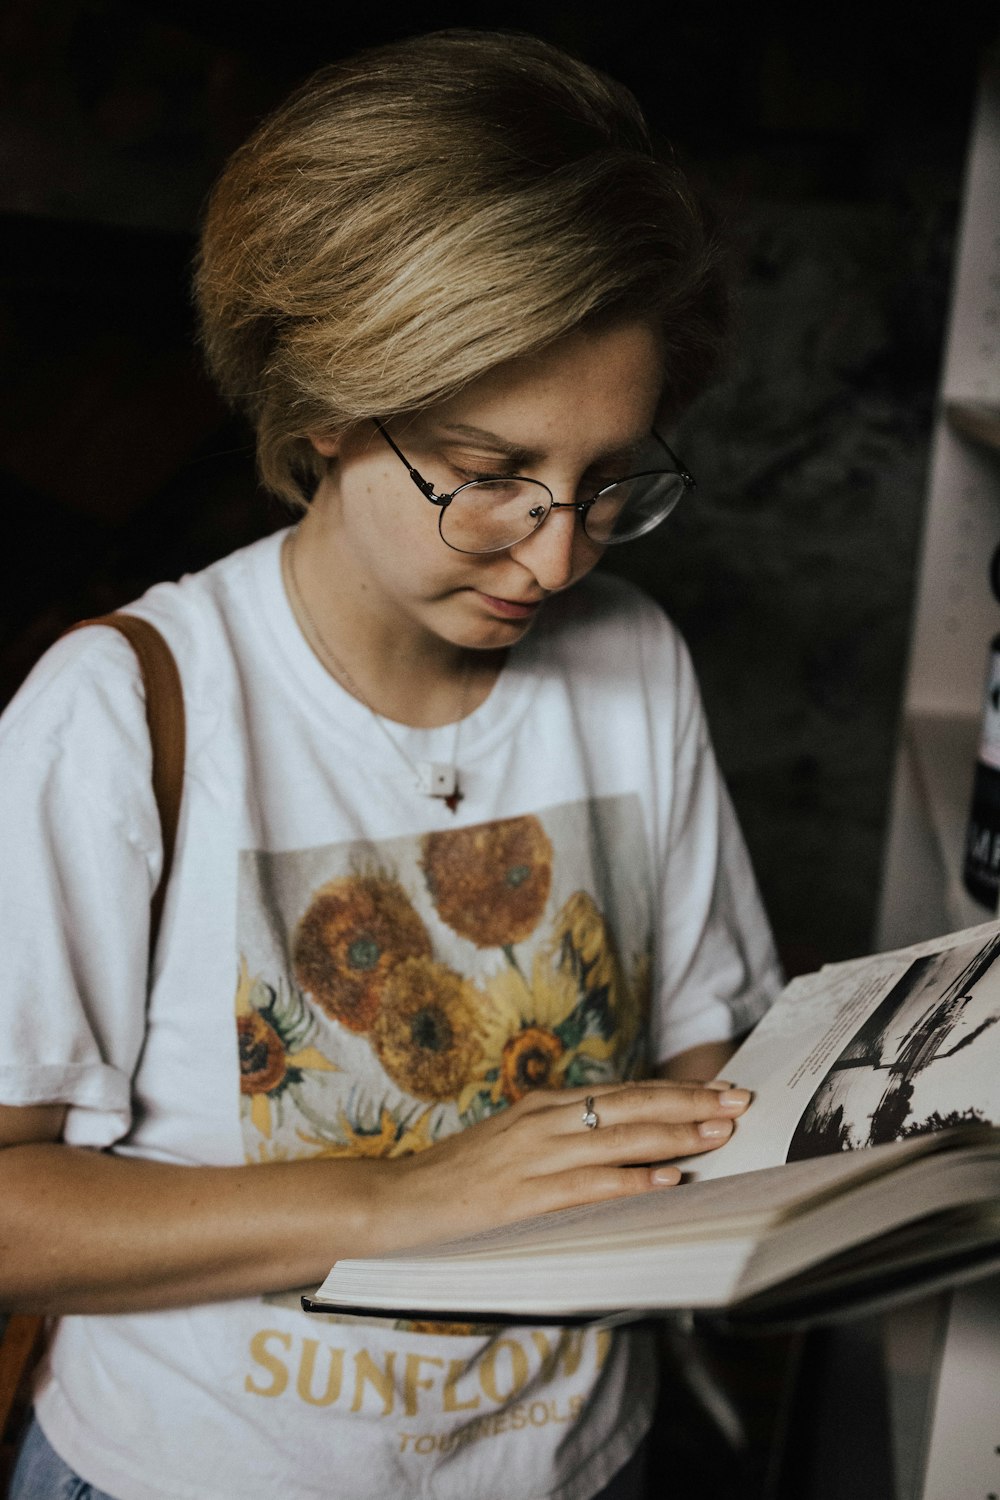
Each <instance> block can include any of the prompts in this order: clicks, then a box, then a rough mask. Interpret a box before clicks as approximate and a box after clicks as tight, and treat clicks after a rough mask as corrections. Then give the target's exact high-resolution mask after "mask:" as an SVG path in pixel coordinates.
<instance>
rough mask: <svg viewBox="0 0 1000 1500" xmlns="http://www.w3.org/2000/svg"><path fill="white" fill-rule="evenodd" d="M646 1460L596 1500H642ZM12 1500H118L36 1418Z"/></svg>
mask: <svg viewBox="0 0 1000 1500" xmlns="http://www.w3.org/2000/svg"><path fill="white" fill-rule="evenodd" d="M645 1458H646V1444H645V1443H643V1444H641V1446H640V1448H639V1451H638V1452H637V1453H634V1454H633V1455H632V1457H631V1458H630V1459H629V1461H628V1463H627V1464H626V1465H625V1467H624V1469H619V1471H618V1473H617V1474H616V1475H615V1477H614V1478H613V1479H612V1480H611V1482H610V1484H608V1485H607V1486H606V1488H605V1489H603V1490H602V1491H601V1493H600V1494H599V1495H595V1496H594V1500H642V1497H643V1495H644V1493H645V1487H644V1484H643V1475H644V1472H645V1467H646V1465H645ZM8 1500H114V1496H112V1495H109V1494H108V1493H107V1491H105V1490H95V1488H94V1486H93V1485H92V1484H88V1483H87V1481H86V1480H85V1479H81V1478H80V1476H79V1474H74V1473H73V1470H72V1469H71V1468H70V1467H69V1465H68V1464H64V1463H63V1461H62V1459H61V1458H60V1457H59V1455H58V1453H57V1452H56V1450H55V1449H54V1448H53V1446H52V1444H51V1443H50V1442H49V1440H48V1438H47V1437H46V1436H45V1434H44V1432H43V1431H42V1429H41V1428H40V1427H39V1425H38V1423H37V1421H35V1419H34V1418H32V1422H31V1426H30V1427H29V1428H28V1431H27V1433H26V1434H25V1438H24V1442H23V1443H22V1445H21V1452H20V1455H19V1457H18V1460H17V1463H16V1464H15V1466H14V1475H13V1478H12V1479H11V1482H10V1490H9V1491H8Z"/></svg>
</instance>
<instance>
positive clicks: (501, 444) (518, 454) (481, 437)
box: [439, 422, 651, 467]
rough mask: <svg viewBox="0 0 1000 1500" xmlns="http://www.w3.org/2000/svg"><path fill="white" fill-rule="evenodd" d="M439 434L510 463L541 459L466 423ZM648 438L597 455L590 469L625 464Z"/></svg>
mask: <svg viewBox="0 0 1000 1500" xmlns="http://www.w3.org/2000/svg"><path fill="white" fill-rule="evenodd" d="M439 432H440V434H441V438H442V439H443V441H445V442H448V441H460V440H461V439H463V438H465V439H469V438H471V439H472V440H473V441H475V442H478V443H482V444H483V446H484V447H487V448H490V449H492V450H493V452H494V453H502V454H503V455H504V457H505V458H506V459H508V460H509V461H510V462H512V463H517V464H530V463H534V462H535V461H536V460H538V459H539V458H541V457H542V455H541V453H539V452H537V451H535V450H533V449H531V448H526V447H525V446H524V445H523V444H522V443H512V442H510V441H509V440H508V439H507V438H504V437H501V436H500V434H499V433H497V432H490V431H489V429H488V428H485V427H474V426H472V425H471V424H470V423H468V422H448V423H446V424H445V425H444V426H443V427H441V428H440V429H439ZM650 436H651V434H649V433H645V434H643V435H642V436H641V437H637V438H635V439H634V440H633V441H632V442H630V443H624V444H623V445H622V446H621V447H620V448H613V449H610V450H609V451H608V452H607V453H603V454H598V455H597V456H596V457H595V458H594V460H593V462H592V464H591V467H594V466H596V465H597V464H599V463H608V462H611V461H614V460H615V459H619V460H621V462H623V463H627V462H628V461H629V460H630V459H631V458H632V457H633V456H634V455H636V454H637V453H638V452H639V450H640V449H641V448H642V446H643V444H644V443H646V442H648V441H649V438H650Z"/></svg>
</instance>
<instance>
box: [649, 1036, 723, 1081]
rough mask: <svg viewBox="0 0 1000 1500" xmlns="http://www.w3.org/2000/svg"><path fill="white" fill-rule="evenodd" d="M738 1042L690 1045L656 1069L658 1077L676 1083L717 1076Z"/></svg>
mask: <svg viewBox="0 0 1000 1500" xmlns="http://www.w3.org/2000/svg"><path fill="white" fill-rule="evenodd" d="M736 1047H737V1043H736V1042H702V1043H701V1045H700V1046H698V1047H689V1048H688V1049H687V1051H686V1052H678V1054H677V1056H676V1057H671V1058H670V1059H669V1060H668V1061H667V1062H665V1063H661V1064H660V1066H659V1067H658V1068H657V1070H656V1076H657V1078H669V1079H671V1080H672V1081H673V1082H674V1083H688V1082H690V1081H691V1080H692V1079H694V1080H698V1079H701V1078H717V1077H718V1076H719V1074H720V1073H721V1072H722V1070H723V1068H724V1067H725V1066H726V1063H727V1062H728V1061H729V1059H730V1058H731V1057H732V1055H733V1053H734V1052H735V1051H736Z"/></svg>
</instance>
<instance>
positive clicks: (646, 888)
mask: <svg viewBox="0 0 1000 1500" xmlns="http://www.w3.org/2000/svg"><path fill="white" fill-rule="evenodd" d="M280 541H281V538H280V536H274V537H270V538H267V539H266V540H264V541H262V542H259V543H257V544H255V545H254V546H251V547H248V548H246V549H244V550H243V551H241V552H237V553H235V554H234V555H233V556H231V557H229V558H226V559H225V560H224V561H222V562H220V563H218V564H216V565H215V566H214V567H211V568H209V569H207V570H206V571H204V572H202V573H200V574H197V575H195V576H191V577H188V578H185V579H183V580H182V581H181V582H180V583H179V584H163V585H160V586H158V587H156V588H154V589H152V590H151V591H150V592H149V593H148V594H146V595H145V596H144V597H143V599H142V600H140V601H139V602H138V603H137V604H136V605H135V606H134V607H133V609H132V612H133V613H135V614H138V615H141V616H143V617H145V618H146V619H148V620H150V621H152V622H153V623H154V624H155V625H157V626H158V627H159V628H160V630H161V631H162V632H163V634H164V635H165V636H166V638H167V640H168V642H169V643H170V645H171V647H172V648H173V651H174V654H175V656H176V658H177V661H178V664H179V666H180V670H181V676H182V679H183V685H184V696H185V707H186V716H187V763H186V773H185V786H184V798H183V803H182V811H181V820H180V828H179V832H178V842H177V849H176V854H175V860H174V867H173V873H172V878H171V882H170V887H169V892H168V896H167V900H166V905H165V909H164V915H163V924H162V928H161V934H160V941H159V945H158V949H157V953H156V956H155V962H154V965H153V971H152V985H151V989H150V991H149V995H148V1000H147V952H146V948H147V940H148V912H149V900H150V895H151V892H152V890H153V889H154V887H155V885H156V881H157V877H158V873H159V868H160V843H159V825H158V819H157V813H156V807H155V804H154V802H153V798H152V792H151V787H150V749H149V740H148V733H147V729H146V725H145V718H144V711H143V702H142V688H141V680H140V678H139V674H138V669H137V665H136V662H135V659H134V657H133V655H132V651H131V648H130V647H129V646H128V645H127V644H126V642H125V641H123V640H122V639H121V638H120V637H119V636H118V635H117V634H116V633H115V632H113V631H110V630H92V631H84V632H78V633H77V634H75V635H73V636H71V637H68V638H67V639H65V640H63V641H61V642H59V643H58V644H57V645H56V646H55V647H54V648H53V650H52V651H50V652H49V653H48V654H47V656H46V657H45V658H44V659H43V661H42V662H41V663H40V664H39V665H38V667H37V668H36V669H35V671H34V672H33V673H32V674H31V676H30V677H29V679H28V680H27V682H26V683H25V685H24V686H23V688H22V689H21V691H20V692H19V694H18V695H17V697H16V698H15V700H14V701H13V703H12V704H11V706H10V708H9V709H8V711H7V713H6V715H5V716H4V718H3V720H2V721H0V826H2V829H3V847H4V858H3V861H2V868H0V924H2V928H3V950H2V951H3V954H4V983H3V986H2V992H0V1029H2V1034H3V1036H4V1037H5V1039H6V1047H5V1049H4V1053H3V1055H2V1059H0V1101H2V1102H4V1103H6V1104H35V1103H41V1102H61V1103H65V1104H66V1105H67V1106H68V1114H67V1123H66V1139H67V1140H68V1141H70V1142H72V1143H75V1144H78V1145H87V1146H93V1147H99V1148H109V1149H111V1150H113V1151H115V1152H117V1153H120V1154H123V1155H134V1156H141V1157H145V1158H149V1159H152V1160H157V1161H165V1162H179V1163H187V1164H206V1163H207V1164H214V1165H235V1164H243V1163H257V1162H266V1161H282V1160H287V1159H290V1158H295V1157H305V1156H313V1155H331V1156H349V1155H356V1154H359V1153H360V1154H365V1155H376V1156H378V1155H387V1154H399V1153H401V1152H404V1151H407V1150H413V1149H416V1150H419V1149H421V1148H422V1147H424V1146H426V1145H429V1144H431V1143H432V1142H433V1141H435V1140H437V1139H439V1138H441V1137H442V1136H443V1135H446V1134H448V1133H449V1132H451V1131H454V1130H456V1129H459V1128H462V1127H463V1126H465V1125H468V1124H470V1123H472V1122H473V1121H475V1120H477V1119H479V1118H482V1117H483V1116H484V1115H487V1114H489V1113H491V1112H492V1111H494V1110H496V1109H499V1108H502V1107H504V1105H505V1104H507V1103H508V1102H510V1100H511V1099H513V1098H516V1097H517V1096H518V1093H519V1092H521V1091H523V1089H524V1088H525V1087H527V1086H529V1084H531V1083H539V1082H547V1083H548V1084H549V1085H560V1084H565V1085H571V1084H582V1083H586V1082H588V1081H591V1080H594V1081H601V1080H607V1079H611V1078H615V1077H620V1076H629V1075H632V1074H635V1073H636V1072H638V1071H641V1070H642V1069H643V1068H645V1067H646V1066H648V1065H649V1064H650V1063H656V1062H657V1061H660V1060H662V1059H665V1058H667V1057H669V1056H671V1055H672V1054H674V1053H676V1052H679V1051H682V1050H684V1049H685V1048H688V1047H691V1046H694V1045H695V1044H697V1043H700V1042H706V1041H712V1040H717V1039H719V1038H723V1037H729V1036H731V1035H733V1034H734V1033H738V1032H740V1031H743V1030H745V1029H747V1028H748V1027H749V1026H750V1025H751V1024H752V1023H753V1022H754V1021H755V1020H756V1019H757V1018H758V1017H759V1015H760V1014H761V1012H762V1011H763V1009H764V1008H765V1006H766V1004H767V1003H768V1000H769V998H770V997H771V996H772V994H773V992H774V990H775V988H776V985H777V980H778V976H777V965H776V963H775V959H774V954H773V949H772V946H771V941H770V936H769V933H768V930H767V925H766V922H765V920H764V918H763V915H762V913H761V910H760V906H759V902H758V897H757V894H756V890H755V887H754V882H753V877H752V873H751V870H750V868H749V865H748V862H747V858H746V854H745V850H744V846H743V843H742V840H741V838H740V835H739V832H738V829H737V827H736V824H735V821H734V817H733V814H732V810H731V806H730V803H729V800H728V797H727V795H726V793H725V790H724V788H723V786H722V784H721V781H720V779H719V775H718V772H717V769H716V765H715V761H714V758H713V755H712V751H711V748H710V745H709V742H708V736H707V732H706V729H705V724H704V719H703V716H702V710H701V706H700V702H699V698H698V693H697V689H696V685H695V681H694V677H693V674H692V670H691V666H690V662H689V660H688V656H687V653H686V651H685V650H684V648H683V646H682V644H681V642H680V640H679V638H678V636H677V634H676V632H675V631H674V630H673V629H672V628H671V626H670V625H669V624H668V623H667V621H666V620H665V619H664V618H663V616H662V615H661V613H660V612H659V611H658V610H657V609H656V608H655V607H654V606H653V605H652V604H651V603H650V602H649V601H647V600H646V599H644V598H643V597H642V596H641V595H640V594H638V593H637V592H636V591H635V590H633V589H631V588H629V587H627V586H626V585H624V584H622V583H619V582H616V581H614V580H612V579H610V578H604V577H598V578H594V579H591V580H588V581H587V582H586V583H584V584H582V585H580V586H578V587H577V588H576V589H575V590H574V591H573V592H572V593H570V594H568V595H566V596H562V597H560V598H558V599H554V600H552V601H550V602H549V604H548V605H547V606H546V610H545V612H544V614H543V615H542V617H541V618H540V619H539V621H538V622H537V624H536V626H535V628H534V629H533V631H532V632H531V633H530V634H529V635H528V636H527V638H526V639H525V640H524V641H523V642H522V643H521V644H520V645H518V647H517V648H516V649H515V650H514V651H512V652H511V653H510V657H509V660H508V663H507V665H506V666H505V668H504V670H503V672H502V674H501V676H500V678H499V680H498V682H497V684H496V686H495V688H494V689H493V691H492V693H491V694H490V696H489V698H488V699H487V700H486V701H485V702H484V703H483V704H482V705H481V706H480V707H479V708H478V709H476V711H475V712H474V713H473V714H471V715H470V716H469V717H468V718H467V719H466V720H465V721H464V722H463V723H462V725H461V730H460V733H459V738H458V745H457V751H456V750H455V749H454V729H453V728H451V727H444V728H441V729H430V730H418V729H409V728H405V727H403V726H401V725H395V724H394V725H391V726H389V728H390V731H391V735H392V736H393V737H394V738H395V740H396V741H397V743H398V744H399V745H402V746H403V747H405V750H406V753H407V755H408V756H409V758H410V760H411V761H415V762H418V763H420V762H423V761H436V762H443V763H446V764H447V763H449V762H450V761H451V759H452V755H453V751H454V753H455V757H456V760H457V764H458V766H459V768H460V772H461V784H462V789H463V792H464V800H463V801H462V802H461V804H460V805H459V806H458V808H457V811H455V812H453V811H451V810H450V809H449V808H448V807H447V806H445V805H444V803H442V802H441V801H439V800H435V799H431V798H429V797H427V796H425V795H421V794H420V793H419V792H418V791H417V790H416V789H415V787H414V785H413V780H414V778H413V775H412V772H411V771H410V769H409V768H408V766H407V763H406V760H405V758H404V757H403V756H401V755H400V754H399V753H398V752H397V750H396V749H395V748H394V746H393V745H392V744H391V743H390V742H389V740H388V739H387V738H386V736H385V735H384V734H383V733H382V732H380V731H379V729H378V727H377V726H376V725H375V724H374V722H373V719H372V716H371V714H370V713H369V711H368V710H367V709H366V708H365V707H363V706H362V705H361V704H360V703H358V702H357V701H356V700H355V699H354V698H352V697H351V696H350V695H349V694H347V693H346V692H345V691H344V690H343V689H342V688H341V687H339V686H338V684H337V683H336V682H335V681H333V680H332V679H331V678H330V676H329V675H328V674H327V673H326V671H325V670H324V669H323V667H322V666H321V665H320V663H319V662H318V661H317V659H316V658H315V657H314V656H313V654H312V653H311V651H310V649H309V647H308V646H307V644H306V642H305V641H304V639H303V637H302V635H301V633H300V632H299V629H298V627H297V625H296V623H295V620H294V617H293V615H292V613H291V610H290V608H289V605H288V601H287V599H286V597H285V594H284V590H283V587H282V583H281V574H280V560H279V548H280ZM401 1300H403V1302H404V1305H405V1292H404V1293H403V1294H402V1297H401ZM653 1386H654V1378H653V1375H652V1371H651V1363H650V1352H649V1349H648V1347H647V1345H646V1342H645V1341H644V1339H643V1338H642V1337H641V1336H639V1335H637V1334H635V1333H634V1332H633V1333H624V1334H623V1333H617V1334H614V1335H612V1334H610V1333H607V1332H597V1331H595V1330H593V1329H586V1328H585V1329H566V1330H559V1329H554V1328H526V1327H517V1328H509V1329H504V1330H499V1331H493V1332H492V1333H491V1332H489V1331H486V1332H483V1331H481V1330H475V1329H470V1328H465V1329H460V1328H456V1329H454V1330H453V1331H451V1332H447V1331H445V1332H430V1331H427V1330H426V1329H424V1328H421V1327H415V1326H413V1325H409V1324H402V1323H400V1324H394V1323H393V1322H391V1321H384V1320H383V1321H350V1320H347V1321H344V1320H335V1319H333V1318H324V1317H316V1316H312V1315H309V1314H306V1313H304V1312H302V1310H301V1308H300V1306H299V1303H298V1295H297V1293H296V1292H295V1291H294V1290H290V1291H289V1293H288V1294H287V1295H284V1294H283V1295H281V1296H276V1297H261V1298H249V1299H245V1300H240V1301H234V1302H228V1303H224V1304H218V1305H211V1306H202V1307H196V1308H192V1309H183V1310H179V1311H169V1312H161V1313H142V1314H135V1315H129V1316H115V1317H98V1316H89V1317H67V1318H64V1319H63V1320H62V1321H61V1323H60V1325H59V1331H58V1334H57V1337H56V1340H55V1343H54V1347H53V1350H52V1355H51V1359H50V1362H49V1366H48V1369H47V1372H46V1374H45V1376H44V1378H43V1381H42V1385H41V1389H40V1391H39V1394H38V1400H37V1410H38V1415H39V1419H40V1421H41V1423H42V1426H43V1428H44V1430H45V1432H46V1434H47V1436H48V1437H49V1440H50V1441H51V1442H52V1444H53V1446H54V1447H55V1448H56V1449H57V1451H58V1452H59V1453H60V1454H61V1455H62V1456H63V1458H64V1459H65V1460H66V1461H67V1462H68V1463H69V1464H70V1465H71V1466H72V1467H73V1468H74V1469H76V1470H77V1471H78V1472H79V1473H81V1474H82V1475H83V1476H84V1477H85V1478H86V1479H88V1480H89V1481H90V1482H91V1483H93V1484H95V1485H96V1486H98V1487H99V1488H101V1489H104V1490H107V1491H108V1492H109V1493H111V1494H112V1495H114V1496H116V1497H118V1500H233V1497H234V1496H237V1495H238V1496H240V1497H241V1500H273V1497H274V1496H276V1495H281V1496H283V1497H286V1500H300V1497H301V1500H307V1497H319V1496H323V1497H325V1500H385V1497H387V1496H392V1497H400V1500H405V1497H411V1496H413V1497H415V1496H421V1497H423V1496H433V1497H437V1500H529V1497H530V1500H535V1497H540V1496H557V1497H559V1500H583V1497H586V1496H590V1495H592V1494H594V1493H595V1492H596V1491H597V1490H599V1489H600V1488H601V1487H602V1486H603V1485H604V1484H605V1483H606V1482H607V1481H608V1479H609V1478H610V1477H611V1475H612V1474H613V1473H614V1472H615V1470H616V1469H617V1468H618V1467H620V1466H621V1464H622V1463H624V1462H625V1460H626V1459H627V1458H628V1456H629V1454H630V1452H631V1451H632V1449H633V1448H634V1447H635V1445H636V1444H637V1442H638V1441H639V1439H640V1437H641V1435H642V1433H643V1432H644V1430H645V1428H646V1427H647V1426H648V1423H649V1420H650V1404H651V1400H652V1393H653Z"/></svg>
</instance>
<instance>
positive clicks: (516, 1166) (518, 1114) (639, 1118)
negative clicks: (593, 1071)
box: [372, 1079, 750, 1253]
mask: <svg viewBox="0 0 1000 1500" xmlns="http://www.w3.org/2000/svg"><path fill="white" fill-rule="evenodd" d="M591 1097H592V1098H593V1109H594V1113H595V1114H596V1115H597V1120H598V1124H597V1126H596V1127H595V1128H593V1129H590V1128H588V1127H587V1125H586V1124H585V1123H584V1119H583V1115H584V1110H585V1103H586V1101H587V1099H588V1098H591ZM749 1103H750V1095H749V1093H748V1092H747V1090H746V1089H736V1088H733V1087H731V1086H730V1085H729V1084H725V1083H691V1082H684V1083H677V1082H667V1081H665V1080H662V1079H650V1080H648V1081H646V1082H643V1083H612V1084H597V1085H595V1086H594V1087H593V1088H592V1089H585V1088H581V1089H562V1090H560V1091H558V1092H549V1091H541V1090H539V1091H536V1092H533V1093H530V1094H527V1095H525V1097H524V1098H522V1099H520V1100H518V1102H517V1103H516V1104H513V1105H512V1106H511V1107H510V1108H509V1109H506V1110H503V1111H502V1112H501V1113H499V1114H496V1115H493V1116H491V1117H490V1118H489V1119H488V1120H484V1121H482V1122H481V1123H480V1124H478V1125H473V1126H471V1127H470V1128H469V1129H468V1130H463V1131H461V1132H460V1133H459V1134H457V1135H453V1136H449V1137H448V1139H447V1140H444V1141H441V1142H439V1143H438V1144H437V1145H435V1146H432V1147H430V1148H429V1149H428V1150H427V1151H423V1152H421V1153H420V1154H419V1155H416V1156H410V1157H403V1158H399V1159H398V1160H396V1161H392V1162H386V1163H385V1166H386V1168H387V1169H388V1170H387V1172H386V1173H385V1175H384V1177H383V1178H382V1181H381V1183H380V1188H381V1189H382V1190H383V1191H384V1194H385V1197H384V1201H383V1203H382V1205H381V1206H382V1208H383V1210H384V1217H385V1221H386V1235H387V1238H386V1242H385V1244H384V1245H383V1246H382V1247H381V1248H382V1249H389V1248H395V1247H396V1246H398V1245H400V1244H402V1243H407V1244H418V1243H423V1242H426V1241H430V1240H436V1239H444V1238H450V1237H452V1236H453V1235H461V1234H469V1233H473V1232H475V1231H476V1230H479V1229H486V1228H490V1227H492V1226H494V1225H498V1224H504V1223H509V1222H511V1221H512V1220H515V1219H522V1218H527V1217H529V1216H530V1215H532V1214H538V1213H545V1212H547V1211H548V1210H550V1209H555V1208H569V1207H572V1206H575V1205H578V1204H584V1203H595V1202H598V1201H600V1200H602V1199H606V1198H623V1197H627V1196H629V1195H630V1194H633V1193H644V1192H648V1191H650V1190H651V1189H654V1188H661V1187H670V1186H673V1185H675V1184H676V1183H678V1182H679V1181H680V1177H681V1174H680V1172H679V1171H678V1169H677V1168H676V1167H673V1166H670V1165H668V1163H669V1161H670V1158H671V1157H676V1156H690V1155H694V1154H695V1153H696V1152H702V1151H714V1150H715V1149H716V1148H717V1147H719V1146H721V1145H724V1144H725V1142H726V1141H727V1140H728V1139H729V1137H730V1135H731V1134H732V1131H733V1123H734V1121H735V1120H736V1119H738V1118H739V1116H740V1115H741V1114H743V1112H744V1111H745V1110H746V1108H747V1106H748V1105H749ZM375 1217H376V1221H377V1220H378V1219H379V1218H381V1217H382V1215H380V1214H379V1213H378V1212H377V1211H376V1215H375ZM372 1253H378V1250H377V1249H376V1250H374V1251H373V1252H372Z"/></svg>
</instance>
